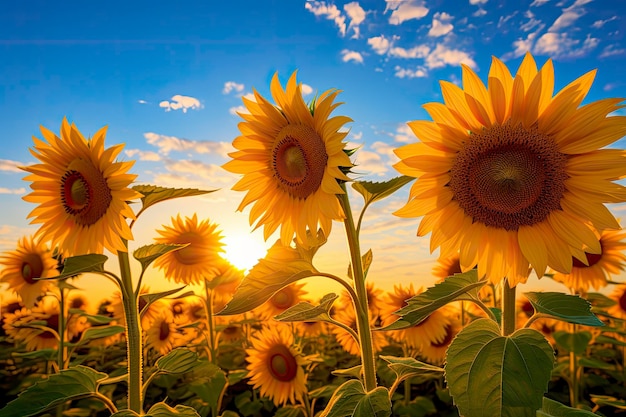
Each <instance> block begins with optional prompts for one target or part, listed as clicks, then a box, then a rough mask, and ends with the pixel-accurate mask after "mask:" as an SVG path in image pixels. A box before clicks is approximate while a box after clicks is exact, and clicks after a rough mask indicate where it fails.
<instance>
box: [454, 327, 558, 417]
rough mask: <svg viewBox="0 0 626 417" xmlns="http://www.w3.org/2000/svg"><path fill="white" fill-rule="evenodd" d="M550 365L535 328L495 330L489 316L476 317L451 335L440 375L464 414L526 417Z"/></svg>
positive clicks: (538, 398) (545, 383) (469, 416)
mask: <svg viewBox="0 0 626 417" xmlns="http://www.w3.org/2000/svg"><path fill="white" fill-rule="evenodd" d="M553 366H554V352H553V350H552V347H551V346H550V343H548V341H547V340H546V339H545V337H544V336H543V335H542V334H541V333H539V332H538V331H536V330H534V329H520V330H518V331H516V332H515V333H513V334H512V335H510V336H501V335H500V328H499V327H498V325H497V324H496V323H495V322H493V321H492V320H489V319H483V318H481V319H478V320H476V321H474V322H472V323H470V324H469V325H468V326H467V327H466V328H464V329H463V330H461V331H460V332H459V334H458V335H457V336H456V338H455V339H454V340H453V341H452V344H451V345H450V347H449V348H448V352H447V355H446V365H445V376H446V381H447V384H448V387H449V388H450V394H451V395H452V398H453V399H454V403H455V404H456V406H457V407H458V409H459V413H460V414H461V415H463V416H465V417H474V416H490V417H501V416H507V417H518V416H523V417H530V416H534V415H535V411H536V410H538V409H539V408H541V404H542V399H543V393H544V392H546V391H547V388H548V382H549V381H550V376H551V371H552V367H553Z"/></svg>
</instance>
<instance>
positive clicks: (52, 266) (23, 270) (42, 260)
mask: <svg viewBox="0 0 626 417" xmlns="http://www.w3.org/2000/svg"><path fill="white" fill-rule="evenodd" d="M0 265H1V266H2V267H3V268H2V270H1V271H0V282H5V283H7V284H8V285H9V289H11V290H13V292H14V293H15V294H17V295H19V296H20V297H21V298H22V301H23V302H24V305H25V306H26V307H33V306H34V305H35V302H36V301H37V298H38V297H40V296H42V295H44V294H45V293H46V291H48V290H49V289H50V288H52V287H54V284H52V283H51V281H46V280H37V279H35V278H47V277H54V276H57V275H58V274H59V273H58V271H57V269H56V267H57V261H56V260H55V259H54V258H53V257H52V252H51V251H50V250H49V249H48V247H47V246H46V245H45V244H44V243H42V242H41V241H39V240H35V239H34V238H33V237H32V236H30V237H22V238H21V239H20V240H18V242H17V248H16V249H15V250H13V251H7V252H5V253H3V254H2V255H1V256H0Z"/></svg>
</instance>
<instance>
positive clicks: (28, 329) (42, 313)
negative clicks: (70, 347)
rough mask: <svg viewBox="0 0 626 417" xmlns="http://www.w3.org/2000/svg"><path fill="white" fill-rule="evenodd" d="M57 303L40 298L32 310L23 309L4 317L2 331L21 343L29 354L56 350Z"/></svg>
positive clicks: (46, 298)
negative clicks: (44, 350) (42, 350)
mask: <svg viewBox="0 0 626 417" xmlns="http://www.w3.org/2000/svg"><path fill="white" fill-rule="evenodd" d="M58 328H59V302H58V300H57V299H56V297H52V296H46V297H43V298H41V299H40V300H39V301H38V302H37V304H36V305H35V306H34V307H33V308H32V309H28V308H23V309H21V310H18V311H16V312H15V313H14V314H12V315H9V314H7V316H6V317H5V323H4V330H5V331H6V333H7V336H9V338H10V339H12V340H14V341H15V342H17V343H23V344H24V345H25V349H26V350H27V351H29V352H32V351H36V350H41V349H56V348H57V347H58V345H59V333H58Z"/></svg>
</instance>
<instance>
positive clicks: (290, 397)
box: [246, 326, 306, 406]
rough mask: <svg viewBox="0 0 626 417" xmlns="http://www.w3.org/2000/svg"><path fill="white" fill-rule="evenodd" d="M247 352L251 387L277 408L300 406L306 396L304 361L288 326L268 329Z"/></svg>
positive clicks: (254, 340)
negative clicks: (296, 404) (288, 403)
mask: <svg viewBox="0 0 626 417" xmlns="http://www.w3.org/2000/svg"><path fill="white" fill-rule="evenodd" d="M251 341H252V347H251V348H249V349H246V355H247V356H246V360H247V361H248V366H247V369H248V371H249V372H248V376H249V377H250V381H249V383H250V384H251V385H252V386H253V387H254V388H260V392H261V395H263V396H267V397H269V398H270V399H271V400H272V401H273V402H274V404H276V405H277V406H280V405H285V404H287V401H289V402H291V403H292V404H295V403H296V401H298V402H301V401H302V396H303V394H304V393H306V377H305V375H304V369H303V368H302V366H303V365H305V360H304V358H303V356H302V354H301V353H300V352H299V351H298V350H297V348H296V347H295V346H294V340H293V334H292V333H291V332H290V331H289V329H288V328H287V327H286V326H278V327H266V328H264V329H263V330H262V331H261V332H259V333H257V334H256V336H254V337H253V338H252V339H251Z"/></svg>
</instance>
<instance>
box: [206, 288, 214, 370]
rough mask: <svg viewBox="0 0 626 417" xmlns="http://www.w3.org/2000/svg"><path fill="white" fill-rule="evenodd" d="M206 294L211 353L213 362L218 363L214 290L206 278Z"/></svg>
mask: <svg viewBox="0 0 626 417" xmlns="http://www.w3.org/2000/svg"><path fill="white" fill-rule="evenodd" d="M204 295H205V297H206V298H205V303H204V307H205V312H206V321H207V325H208V327H209V352H210V354H211V363H214V364H217V346H216V344H217V343H216V341H215V315H214V314H213V291H212V290H211V289H210V288H209V286H208V285H207V282H206V280H204Z"/></svg>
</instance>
